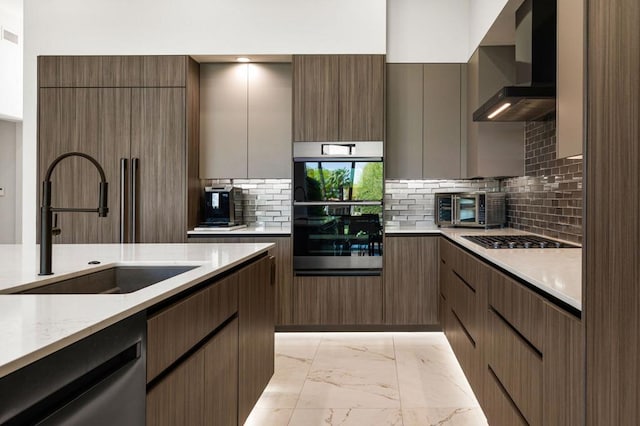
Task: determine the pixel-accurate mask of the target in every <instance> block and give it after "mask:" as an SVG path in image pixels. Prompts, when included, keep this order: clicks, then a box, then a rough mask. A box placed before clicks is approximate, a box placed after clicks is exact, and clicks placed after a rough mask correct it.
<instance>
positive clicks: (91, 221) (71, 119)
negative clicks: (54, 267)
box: [38, 88, 131, 244]
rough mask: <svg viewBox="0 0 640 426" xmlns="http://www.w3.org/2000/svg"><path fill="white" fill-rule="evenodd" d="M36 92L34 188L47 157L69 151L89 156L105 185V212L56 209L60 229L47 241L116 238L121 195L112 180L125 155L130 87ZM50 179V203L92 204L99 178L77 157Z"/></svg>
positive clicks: (112, 240) (114, 240) (46, 165)
mask: <svg viewBox="0 0 640 426" xmlns="http://www.w3.org/2000/svg"><path fill="white" fill-rule="evenodd" d="M38 93H39V103H38V114H39V129H38V175H39V185H38V188H39V190H41V182H42V180H44V176H45V174H46V172H47V169H48V168H49V165H50V164H51V163H52V162H53V160H54V159H55V158H57V157H58V156H59V155H61V154H65V153H67V152H71V151H80V152H84V153H86V154H89V155H91V156H92V157H94V158H95V159H96V160H97V161H98V162H99V163H100V164H101V165H102V167H103V169H104V172H105V176H106V179H107V181H108V182H109V183H110V185H109V195H108V199H109V209H110V212H109V215H108V216H107V217H105V218H101V217H98V215H97V214H90V213H61V214H59V215H58V226H59V227H60V228H61V229H62V232H61V234H60V235H58V236H55V237H53V242H54V243H67V244H68V243H117V242H119V229H120V220H121V219H120V217H119V215H118V211H119V210H120V203H121V198H120V194H119V187H118V184H117V182H118V180H119V178H120V158H123V157H129V135H130V132H131V117H130V111H131V106H130V102H131V89H94V88H42V89H39V92H38ZM51 181H52V205H53V206H54V207H87V208H96V207H97V206H98V182H100V177H99V175H98V172H97V171H96V169H95V167H93V165H92V164H90V163H89V161H87V160H85V159H83V158H77V157H72V158H67V159H65V160H63V161H62V162H61V163H59V164H58V166H57V167H56V169H55V170H54V172H53V175H52V178H51ZM39 199H40V198H39ZM38 239H39V235H38Z"/></svg>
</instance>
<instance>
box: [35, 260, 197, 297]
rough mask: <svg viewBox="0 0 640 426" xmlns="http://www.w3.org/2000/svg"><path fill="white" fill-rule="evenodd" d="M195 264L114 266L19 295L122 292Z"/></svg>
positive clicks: (142, 286)
mask: <svg viewBox="0 0 640 426" xmlns="http://www.w3.org/2000/svg"><path fill="white" fill-rule="evenodd" d="M194 268H197V266H115V267H113V268H109V269H104V270H102V271H98V272H92V273H89V274H86V275H81V276H79V277H74V278H69V279H66V280H62V281H57V282H55V283H52V284H47V285H43V286H42V287H37V288H33V289H30V290H26V291H23V292H22V294H122V293H132V292H134V291H138V290H140V289H143V288H145V287H149V286H150V285H153V284H156V283H159V282H160V281H164V280H167V279H169V278H172V277H175V276H176V275H180V274H182V273H185V272H187V271H190V270H192V269H194Z"/></svg>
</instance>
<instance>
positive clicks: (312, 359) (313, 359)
mask: <svg viewBox="0 0 640 426" xmlns="http://www.w3.org/2000/svg"><path fill="white" fill-rule="evenodd" d="M323 336H324V333H320V339H319V340H318V344H317V345H316V350H315V351H314V352H313V358H311V364H310V365H309V368H308V369H307V374H306V375H305V376H304V381H303V382H302V387H301V388H300V391H299V392H298V397H297V398H296V404H295V406H294V407H293V411H291V417H290V418H289V422H287V425H288V424H289V423H291V418H292V417H293V412H294V411H295V410H297V409H298V404H299V403H300V396H301V395H302V391H303V390H304V385H306V384H307V379H308V378H309V373H310V372H311V368H312V367H313V363H314V362H315V360H316V357H317V356H318V351H319V350H320V345H321V344H322V340H323V339H324V337H323Z"/></svg>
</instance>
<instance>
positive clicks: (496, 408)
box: [482, 369, 528, 426]
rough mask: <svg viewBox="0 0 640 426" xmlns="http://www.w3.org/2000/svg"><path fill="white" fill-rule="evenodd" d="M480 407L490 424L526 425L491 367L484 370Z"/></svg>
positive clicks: (495, 425)
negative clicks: (482, 402)
mask: <svg viewBox="0 0 640 426" xmlns="http://www.w3.org/2000/svg"><path fill="white" fill-rule="evenodd" d="M484 396H485V397H484V404H483V405H482V409H483V411H484V414H485V415H486V416H487V420H488V421H489V424H490V425H491V426H528V425H527V421H526V420H525V419H524V417H522V414H520V412H519V411H518V409H517V408H516V406H515V405H514V403H513V401H511V399H510V398H509V395H508V394H507V393H506V391H505V390H504V388H503V387H502V384H501V383H500V381H499V380H498V378H497V377H496V375H495V374H494V373H493V371H492V370H491V369H487V371H486V372H485V386H484Z"/></svg>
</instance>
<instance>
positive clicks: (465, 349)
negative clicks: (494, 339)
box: [445, 308, 484, 401]
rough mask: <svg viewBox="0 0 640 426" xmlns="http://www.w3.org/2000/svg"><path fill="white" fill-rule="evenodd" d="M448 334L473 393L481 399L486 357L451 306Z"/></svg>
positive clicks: (447, 321)
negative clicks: (483, 363)
mask: <svg viewBox="0 0 640 426" xmlns="http://www.w3.org/2000/svg"><path fill="white" fill-rule="evenodd" d="M445 321H446V323H447V329H446V330H447V331H446V335H447V338H448V340H449V343H450V344H451V348H452V349H453V353H454V354H455V355H456V358H457V359H458V362H459V363H460V366H461V367H462V371H463V372H464V374H465V376H466V377H467V380H469V384H470V385H471V388H472V389H473V393H474V394H475V395H476V398H477V399H478V400H479V401H482V399H483V383H482V360H483V359H484V357H483V356H482V353H481V351H480V347H479V346H478V345H477V344H476V343H474V342H473V341H472V340H471V338H470V336H469V333H468V331H467V330H466V329H465V327H464V325H463V324H462V323H461V322H460V318H459V317H458V316H457V315H456V313H455V312H454V311H453V310H451V309H450V308H449V310H448V312H447V318H446V320H445Z"/></svg>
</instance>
